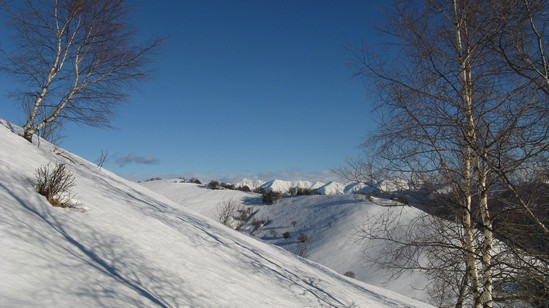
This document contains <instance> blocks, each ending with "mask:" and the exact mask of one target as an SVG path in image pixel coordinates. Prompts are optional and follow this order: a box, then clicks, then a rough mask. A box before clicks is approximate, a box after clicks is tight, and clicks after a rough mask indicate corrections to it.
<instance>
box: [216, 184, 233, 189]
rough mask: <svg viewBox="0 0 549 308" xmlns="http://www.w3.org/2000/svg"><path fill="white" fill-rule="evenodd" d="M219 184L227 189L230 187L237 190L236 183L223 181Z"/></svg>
mask: <svg viewBox="0 0 549 308" xmlns="http://www.w3.org/2000/svg"><path fill="white" fill-rule="evenodd" d="M219 186H221V187H223V188H225V189H230V190H235V189H236V188H235V187H234V184H229V183H221V184H219Z"/></svg>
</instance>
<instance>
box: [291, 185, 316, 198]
mask: <svg viewBox="0 0 549 308" xmlns="http://www.w3.org/2000/svg"><path fill="white" fill-rule="evenodd" d="M288 194H289V195H292V196H312V195H320V193H319V192H318V191H317V190H316V189H310V188H304V187H297V186H296V187H290V190H289V191H288Z"/></svg>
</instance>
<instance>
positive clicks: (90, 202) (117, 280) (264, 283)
mask: <svg viewBox="0 0 549 308" xmlns="http://www.w3.org/2000/svg"><path fill="white" fill-rule="evenodd" d="M17 130H18V129H17V128H14V127H11V125H9V124H7V123H6V122H4V121H2V122H1V123H0V148H1V149H2V150H1V151H0V202H1V203H0V206H1V207H2V214H0V247H1V248H0V259H1V260H2V261H1V262H0V304H1V306H5V307H22V306H24V307H32V306H40V307H129V306H140V307H145V306H147V307H149V306H151V307H152V306H160V307H387V306H392V307H425V306H426V305H425V304H424V303H421V302H418V301H415V300H412V299H410V298H408V297H405V296H403V295H399V294H397V293H394V292H391V291H389V290H386V289H383V288H379V287H375V286H371V285H368V284H365V283H362V282H360V281H357V280H352V279H349V278H346V277H344V276H341V275H339V274H337V273H336V272H334V271H332V270H330V269H328V268H326V267H324V266H322V265H319V264H317V263H314V262H310V261H307V260H304V259H300V258H298V257H296V256H294V255H293V254H290V253H288V252H286V251H285V250H283V249H280V248H278V247H276V246H273V245H269V244H267V243H264V242H261V241H258V240H256V239H253V238H251V237H249V236H246V235H244V234H241V233H238V232H236V231H233V230H231V229H229V228H227V227H225V226H222V225H220V224H218V223H217V222H215V221H213V220H211V219H208V218H205V217H204V216H201V215H199V214H195V213H193V212H192V211H191V210H189V209H187V208H185V207H184V206H181V205H180V204H178V203H176V202H173V201H170V200H169V199H167V198H165V197H163V196H160V195H158V194H156V193H153V192H151V191H150V190H148V189H147V188H144V187H143V186H142V185H139V184H136V183H132V182H129V181H126V180H124V179H122V178H120V177H118V176H116V175H114V174H112V173H110V172H108V171H106V170H98V168H97V167H96V166H95V165H93V164H91V163H89V162H87V161H85V160H83V159H81V158H80V157H78V156H75V155H73V154H71V153H68V152H65V151H63V150H62V149H58V148H55V147H53V146H51V145H50V144H48V143H47V142H44V141H41V142H40V146H39V147H38V146H37V145H36V144H30V143H28V142H26V141H25V140H24V139H23V138H21V137H19V136H18V135H17V134H16V133H17ZM55 162H62V163H64V164H66V166H67V168H68V169H69V170H70V171H71V172H73V173H74V175H75V177H76V186H75V187H74V189H73V192H74V193H76V194H77V196H76V198H77V199H78V202H79V203H80V206H79V209H62V208H55V207H52V206H51V205H50V204H49V203H48V202H47V201H46V200H45V198H44V197H42V196H40V195H38V194H37V193H36V192H35V190H34V187H33V186H34V178H35V175H34V173H35V170H36V169H38V168H39V167H41V166H44V165H45V164H47V163H55ZM181 185H189V184H181ZM194 188H196V187H194ZM196 189H198V188H196Z"/></svg>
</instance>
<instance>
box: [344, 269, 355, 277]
mask: <svg viewBox="0 0 549 308" xmlns="http://www.w3.org/2000/svg"><path fill="white" fill-rule="evenodd" d="M343 275H344V276H347V277H349V278H355V273H353V272H351V271H349V272H345V274H343Z"/></svg>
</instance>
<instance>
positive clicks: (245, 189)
mask: <svg viewBox="0 0 549 308" xmlns="http://www.w3.org/2000/svg"><path fill="white" fill-rule="evenodd" d="M236 189H237V190H240V191H243V192H252V190H251V189H250V187H248V185H244V186H238V187H237V188H236Z"/></svg>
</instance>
